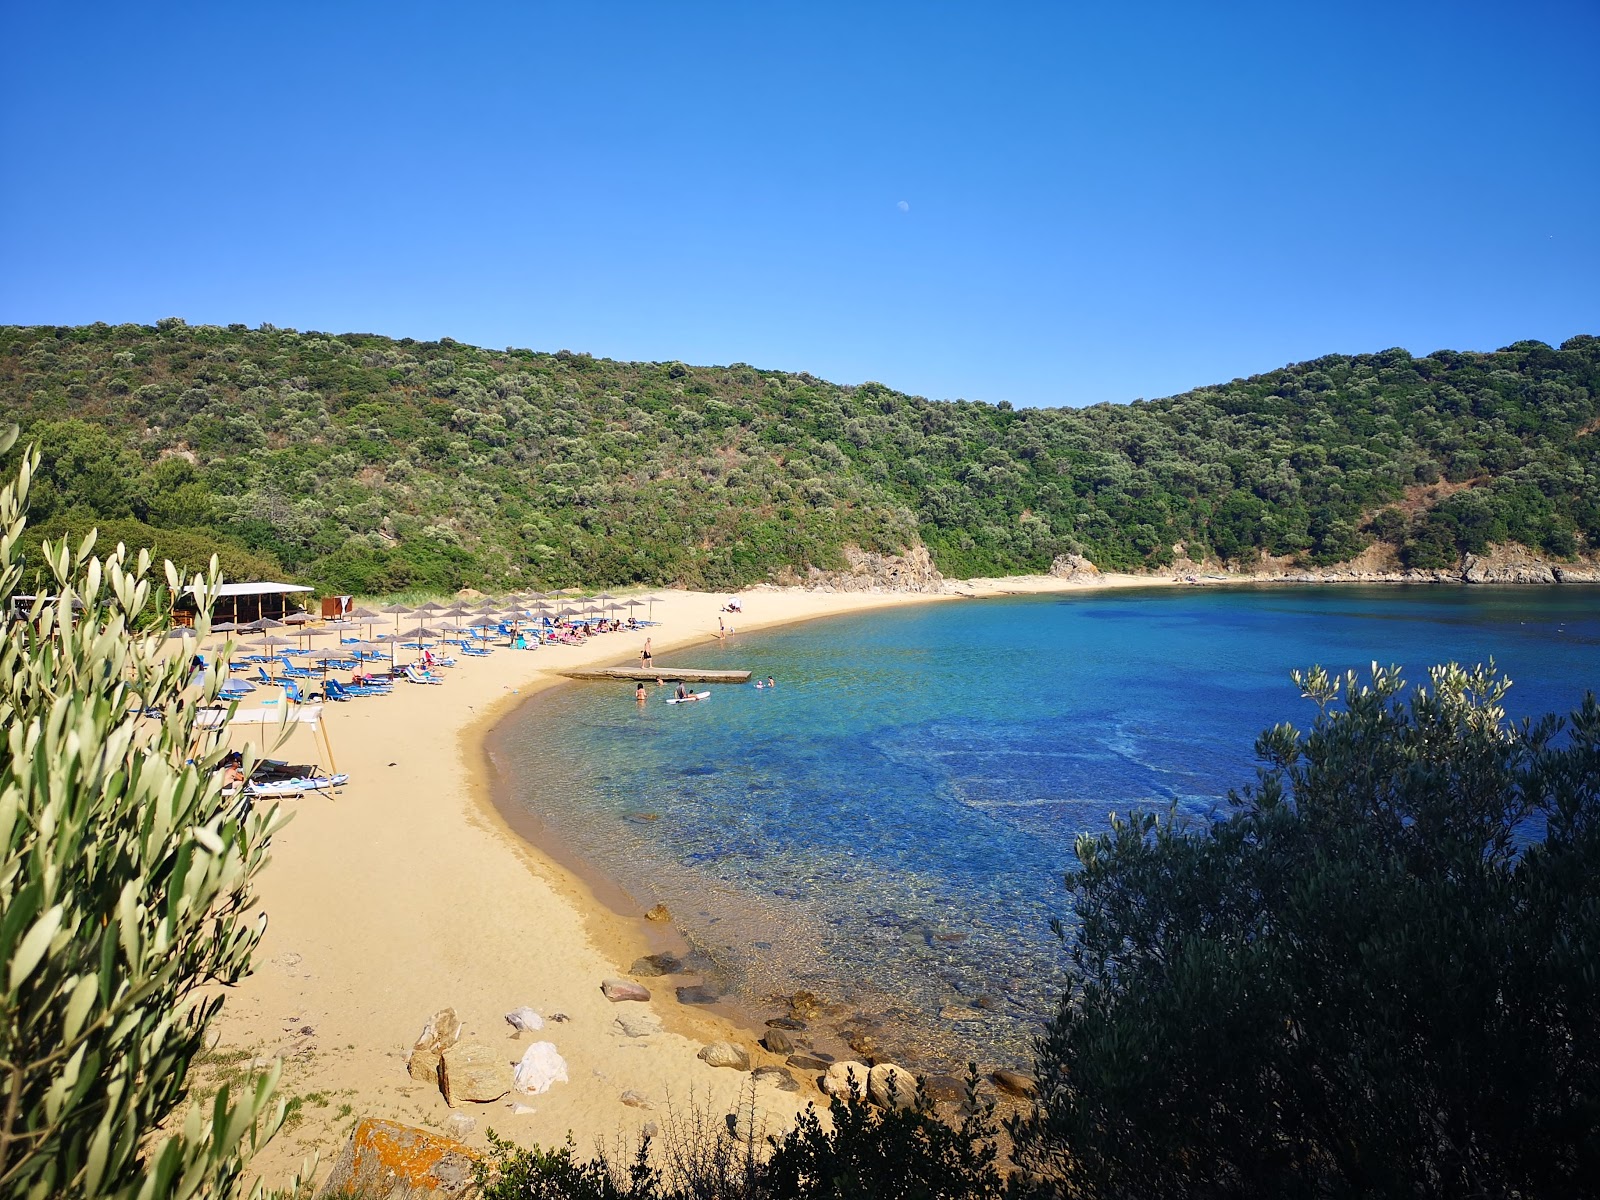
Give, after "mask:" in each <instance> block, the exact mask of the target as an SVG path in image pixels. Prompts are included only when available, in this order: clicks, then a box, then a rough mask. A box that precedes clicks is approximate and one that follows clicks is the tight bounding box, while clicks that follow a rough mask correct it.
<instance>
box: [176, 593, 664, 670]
mask: <svg viewBox="0 0 1600 1200" xmlns="http://www.w3.org/2000/svg"><path fill="white" fill-rule="evenodd" d="M660 599H661V597H660V596H646V597H645V598H644V599H642V600H637V599H629V600H626V601H623V602H621V603H618V602H617V598H616V597H615V596H613V595H611V594H610V593H609V592H601V593H600V594H599V595H596V596H581V595H580V596H576V597H572V596H567V595H565V594H564V593H562V592H553V593H550V594H548V595H547V594H544V593H539V592H531V593H521V594H514V595H511V596H508V597H506V598H505V599H503V600H496V599H493V598H490V597H485V598H483V599H481V600H477V601H473V602H467V601H457V602H456V603H454V604H450V605H445V604H440V603H437V602H435V601H428V602H425V603H423V604H418V605H409V604H390V605H386V606H385V607H383V608H380V609H378V610H376V611H373V610H372V609H369V608H357V609H354V610H352V611H351V612H349V613H346V614H345V615H344V617H343V618H341V619H338V620H334V621H328V622H325V623H323V624H321V625H317V626H315V627H311V626H310V622H312V621H314V620H315V619H316V618H314V617H312V616H310V615H309V614H306V613H293V614H291V615H289V616H287V617H285V618H284V619H283V620H281V621H278V620H274V619H272V618H270V617H269V618H265V619H262V620H259V621H251V622H248V623H245V624H235V623H233V622H231V621H218V622H217V623H216V624H214V625H212V626H211V631H212V632H213V633H266V634H267V635H268V636H267V637H265V638H263V639H262V640H261V641H259V642H254V643H251V644H252V645H253V646H255V647H257V648H260V649H269V650H270V649H279V648H283V647H287V646H295V645H299V644H300V643H301V642H303V641H305V640H306V639H309V638H314V637H325V636H331V635H334V634H343V633H346V632H356V631H359V630H361V629H362V628H365V629H366V632H367V641H366V642H365V643H361V644H360V645H359V646H357V647H355V648H361V649H365V648H367V647H368V646H372V647H374V648H376V645H377V644H381V643H388V644H391V645H392V644H396V643H399V642H406V641H416V640H419V639H421V638H425V637H438V636H439V635H440V634H441V633H472V632H475V631H480V630H482V631H487V630H489V629H497V628H499V626H500V625H501V624H503V623H512V624H515V623H518V622H521V621H524V620H527V619H529V618H542V617H553V618H557V619H560V618H564V617H577V616H581V615H583V614H584V613H585V612H587V613H591V614H594V613H604V612H611V613H617V612H620V611H622V610H623V609H625V608H626V609H633V608H644V607H646V606H648V609H649V618H648V619H652V620H653V619H654V617H655V605H656V602H657V601H658V600H660ZM406 615H410V616H412V617H414V618H415V619H416V622H417V624H416V626H415V627H414V628H412V629H408V630H402V629H401V628H400V624H401V617H403V616H406ZM387 616H393V617H394V621H395V629H394V632H393V633H392V634H385V635H383V636H382V637H375V636H374V635H373V632H372V631H373V629H374V627H375V626H376V624H377V622H379V621H382V620H383V619H384V618H385V617H387ZM446 618H448V620H446ZM465 618H471V619H470V620H465ZM427 622H434V623H435V624H434V625H429V624H427ZM279 629H294V630H295V636H294V637H283V636H278V635H276V634H274V633H273V632H272V631H273V630H279ZM168 636H169V637H193V636H194V631H193V630H192V629H191V628H188V627H182V626H180V627H179V628H177V629H174V630H173V631H172V632H171V633H170V634H169V635H168ZM324 653H326V655H327V657H328V658H330V659H337V658H338V657H339V655H338V652H324ZM308 657H309V658H311V659H315V658H317V657H318V656H317V655H315V654H313V655H310V656H308Z"/></svg>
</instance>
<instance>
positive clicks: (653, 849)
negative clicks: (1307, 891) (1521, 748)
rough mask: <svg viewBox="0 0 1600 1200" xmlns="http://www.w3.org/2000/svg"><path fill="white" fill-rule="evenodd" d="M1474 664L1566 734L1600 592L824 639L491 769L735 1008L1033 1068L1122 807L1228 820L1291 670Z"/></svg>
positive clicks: (971, 617)
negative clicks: (1080, 862)
mask: <svg viewBox="0 0 1600 1200" xmlns="http://www.w3.org/2000/svg"><path fill="white" fill-rule="evenodd" d="M760 603H761V598H760V594H759V593H755V594H753V595H752V596H751V597H750V599H749V604H748V607H749V608H750V610H751V611H752V613H759V606H760ZM665 632H667V633H670V631H665ZM552 653H557V654H558V653H560V651H559V650H557V651H552ZM1490 657H1493V658H1494V659H1495V660H1496V662H1497V664H1498V665H1499V666H1500V667H1501V668H1502V669H1503V670H1504V671H1505V672H1506V674H1508V675H1509V676H1510V677H1511V678H1512V679H1513V680H1514V681H1515V686H1514V687H1513V689H1512V691H1511V695H1510V698H1509V706H1510V709H1511V711H1512V714H1513V715H1514V716H1524V715H1535V714H1540V713H1544V712H1547V711H1552V710H1555V711H1561V712H1566V711H1569V710H1570V709H1571V708H1573V707H1574V706H1575V705H1576V704H1577V703H1578V702H1579V701H1580V700H1581V698H1582V695H1583V693H1584V691H1585V689H1587V688H1591V687H1596V686H1597V685H1600V589H1593V588H1574V587H1553V588H1539V589H1534V588H1506V589H1487V588H1474V589H1463V588H1393V587H1389V588H1372V589H1366V588H1353V587H1328V588H1293V589H1291V588H1286V587H1274V588H1258V589H1226V590H1224V589H1200V588H1195V589H1164V590H1159V591H1157V590H1152V591H1149V592H1144V591H1139V592H1121V593H1097V594H1087V595H1076V596H1067V597H1028V598H1016V599H1000V600H985V601H972V602H950V603H945V604H936V605H928V606H920V607H916V608H910V609H901V610H896V611H889V612H880V613H872V614H866V615H862V616H855V617H841V618H834V619H831V620H826V621H818V622H813V623H810V624H806V625H802V626H797V627H792V628H789V629H786V630H779V631H775V632H771V633H766V634H752V635H739V636H737V637H735V638H733V639H732V640H731V643H730V644H729V645H727V646H725V647H708V648H703V649H699V650H695V651H692V652H685V653H683V654H681V655H679V656H676V661H680V662H684V663H690V664H692V665H696V666H719V665H733V666H741V667H749V668H751V669H752V670H753V671H755V672H756V674H757V676H760V677H765V676H766V675H768V674H771V675H773V676H775V677H776V678H777V680H778V685H779V686H778V687H777V689H776V690H772V691H767V690H757V689H755V688H754V687H749V686H746V687H720V688H715V689H714V694H713V697H712V699H711V700H710V701H709V702H708V703H703V704H698V705H676V706H671V705H666V704H664V703H661V699H662V698H663V697H662V696H652V697H651V700H650V702H649V703H647V704H646V706H645V707H644V709H643V710H642V711H641V710H640V709H639V708H638V707H637V706H636V705H635V703H634V701H633V698H632V691H631V688H623V687H613V686H610V685H597V684H578V685H575V686H573V687H570V688H566V689H563V690H561V691H559V692H557V693H555V694H553V695H550V696H547V697H543V698H541V699H540V700H538V701H537V702H536V703H534V704H532V705H530V706H529V707H528V708H526V709H525V710H524V711H523V712H522V713H520V714H519V715H518V716H517V717H516V718H515V719H514V723H513V725H512V726H511V727H510V728H508V729H507V730H506V731H504V734H503V736H502V737H500V738H499V739H497V744H496V749H495V753H496V756H497V758H499V759H500V760H501V765H502V768H503V769H504V770H505V771H506V772H507V774H508V775H509V776H510V778H511V779H512V781H513V784H512V786H513V791H514V794H515V796H516V798H517V800H518V801H519V802H520V803H523V804H525V805H526V806H527V807H528V808H529V809H530V810H532V811H533V812H535V813H536V814H537V815H538V816H539V817H540V818H541V819H543V820H544V821H546V822H547V823H548V824H550V825H552V826H553V827H555V828H556V829H557V830H558V831H559V832H560V834H561V835H562V837H563V838H564V839H565V840H566V841H567V842H568V843H569V844H570V845H571V846H572V847H573V848H574V849H575V850H576V851H577V852H578V853H579V854H581V855H582V856H583V857H584V858H586V859H587V860H588V861H590V862H591V863H593V864H594V865H595V866H597V867H598V868H600V869H601V870H603V871H605V872H606V873H607V874H609V875H611V876H612V877H614V878H616V879H618V880H619V881H621V882H622V883H623V885H624V886H625V887H626V888H628V889H629V890H630V891H631V892H632V893H633V894H634V896H635V897H636V898H637V899H638V900H639V901H640V903H641V904H644V905H648V904H652V903H655V902H656V901H658V900H662V901H665V902H666V903H667V904H668V905H669V907H670V908H671V909H672V912H673V914H674V917H675V919H676V920H677V921H678V922H679V923H680V924H681V925H683V926H684V927H685V928H686V929H687V930H688V931H689V932H690V933H691V935H692V936H693V937H694V938H696V939H697V940H698V941H700V942H701V943H702V944H704V945H705V946H706V947H707V948H708V949H709V950H710V951H711V952H712V953H713V954H714V955H715V956H716V957H717V958H718V959H719V960H720V961H721V962H722V963H724V964H725V965H726V966H727V968H728V969H729V972H730V979H731V980H732V982H733V985H734V986H736V987H737V988H738V989H739V990H740V991H741V992H742V993H743V994H744V995H745V996H746V998H748V999H753V1000H756V1001H758V1002H759V1001H760V1000H761V999H762V998H763V997H765V996H767V995H768V994H777V993H779V992H783V991H790V990H793V988H794V987H795V986H797V981H798V983H799V985H802V986H807V987H809V988H810V989H811V990H813V991H816V992H818V993H819V994H822V995H825V996H827V997H829V998H830V999H838V1000H840V1001H842V1002H844V1003H848V1004H850V1005H853V1006H854V1007H855V1008H859V1009H861V1010H864V1011H867V1012H881V1011H882V1010H884V1009H885V1008H886V1007H890V1008H891V1009H892V1011H891V1014H890V1017H889V1020H888V1022H887V1025H888V1027H889V1028H890V1029H891V1030H893V1031H894V1032H895V1033H896V1034H897V1035H903V1036H904V1037H905V1038H907V1039H909V1040H910V1041H912V1042H914V1043H915V1048H916V1050H917V1051H918V1053H920V1054H921V1055H922V1057H923V1061H924V1062H926V1063H929V1064H934V1063H937V1062H939V1061H941V1060H942V1061H945V1062H946V1063H952V1062H954V1061H955V1060H956V1059H957V1058H960V1057H961V1056H962V1055H963V1054H964V1053H966V1052H967V1051H968V1050H969V1049H971V1050H975V1051H976V1052H977V1053H978V1054H979V1055H980V1057H987V1058H989V1059H990V1060H997V1059H1008V1058H1009V1059H1011V1060H1016V1061H1026V1060H1027V1057H1028V1052H1027V1038H1028V1036H1029V1035H1030V1034H1031V1032H1032V1031H1033V1030H1035V1029H1036V1028H1037V1027H1038V1023H1039V1022H1040V1021H1041V1020H1042V1019H1043V1018H1044V1017H1045V1016H1046V1015H1047V1014H1048V1012H1049V1011H1050V1009H1051V1007H1052V1005H1053V1000H1054V997H1055V996H1056V995H1057V994H1058V993H1059V989H1060V986H1061V974H1060V970H1061V963H1062V958H1063V952H1062V949H1061V946H1060V943H1059V942H1058V941H1057V940H1056V939H1055V938H1054V937H1053V935H1052V934H1051V933H1050V928H1049V926H1050V920H1051V918H1052V917H1068V918H1070V914H1069V913H1068V911H1067V906H1066V904H1065V893H1064V889H1063V887H1062V882H1061V881H1062V877H1063V875H1064V873H1065V872H1066V871H1067V870H1069V869H1070V866H1071V864H1072V862H1073V857H1072V846H1073V841H1074V839H1075V837H1076V836H1077V835H1078V834H1079V833H1080V832H1085V831H1089V832H1093V831H1098V830H1101V829H1104V828H1105V827H1106V818H1107V814H1108V813H1109V812H1112V811H1126V810H1127V809H1129V808H1132V807H1135V806H1144V807H1149V806H1155V807H1159V808H1161V809H1166V808H1167V807H1169V806H1172V805H1177V806H1178V807H1179V808H1180V809H1182V810H1184V811H1186V812H1188V813H1191V814H1194V815H1195V816H1197V817H1204V816H1205V815H1206V814H1208V813H1212V812H1215V811H1220V810H1221V809H1222V808H1223V807H1225V804H1226V801H1225V796H1226V793H1227V791H1228V789H1229V788H1230V787H1237V786H1239V785H1241V784H1245V783H1249V782H1251V781H1253V779H1254V777H1255V776H1254V759H1253V754H1252V744H1253V742H1254V739H1255V737H1256V735H1257V734H1259V733H1260V732H1261V731H1262V730H1263V729H1265V728H1267V727H1268V726H1270V725H1272V724H1273V723H1275V722H1277V721H1282V720H1290V721H1292V722H1294V723H1295V724H1297V725H1300V726H1301V727H1304V726H1305V725H1307V724H1309V722H1310V720H1311V717H1312V715H1313V710H1312V706H1311V705H1310V704H1309V702H1307V701H1304V700H1302V699H1300V697H1299V695H1298V693H1297V691H1296V689H1295V688H1294V687H1293V685H1292V684H1291V683H1290V682H1289V680H1288V673H1289V671H1290V670H1291V669H1293V668H1295V667H1305V666H1309V665H1311V664H1313V663H1320V664H1322V665H1324V666H1326V667H1328V668H1330V669H1337V670H1340V671H1342V670H1345V669H1348V668H1355V669H1357V670H1360V671H1361V672H1363V673H1365V671H1366V670H1367V668H1368V665H1369V664H1370V663H1371V662H1373V661H1374V660H1376V661H1378V662H1379V663H1382V664H1384V665H1388V664H1399V665H1401V666H1403V667H1405V668H1407V669H1408V678H1409V679H1411V680H1413V681H1421V680H1423V678H1424V674H1425V670H1426V668H1427V667H1428V666H1429V665H1431V664H1433V663H1437V662H1445V661H1449V660H1457V661H1461V662H1464V663H1476V662H1480V661H1487V660H1488V659H1489V658H1490ZM668 661H671V658H670V657H669V660H668ZM669 677H670V676H669ZM974 1003H977V1004H978V1005H979V1006H980V1007H982V1008H983V1009H984V1010H985V1011H984V1013H983V1014H982V1015H981V1017H977V1018H973V1019H969V1020H965V1021H961V1022H960V1023H956V1022H954V1021H952V1020H947V1019H941V1018H940V1017H939V1016H938V1012H939V1010H940V1009H941V1008H942V1007H944V1008H946V1011H947V1013H949V1012H950V1011H951V1009H950V1008H948V1007H946V1006H957V1007H959V1008H960V1009H962V1010H964V1011H966V1012H967V1013H968V1014H969V1015H970V1006H972V1005H973V1004H974ZM946 1051H947V1052H948V1055H947V1056H944V1057H943V1058H942V1056H943V1055H944V1052H946Z"/></svg>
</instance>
